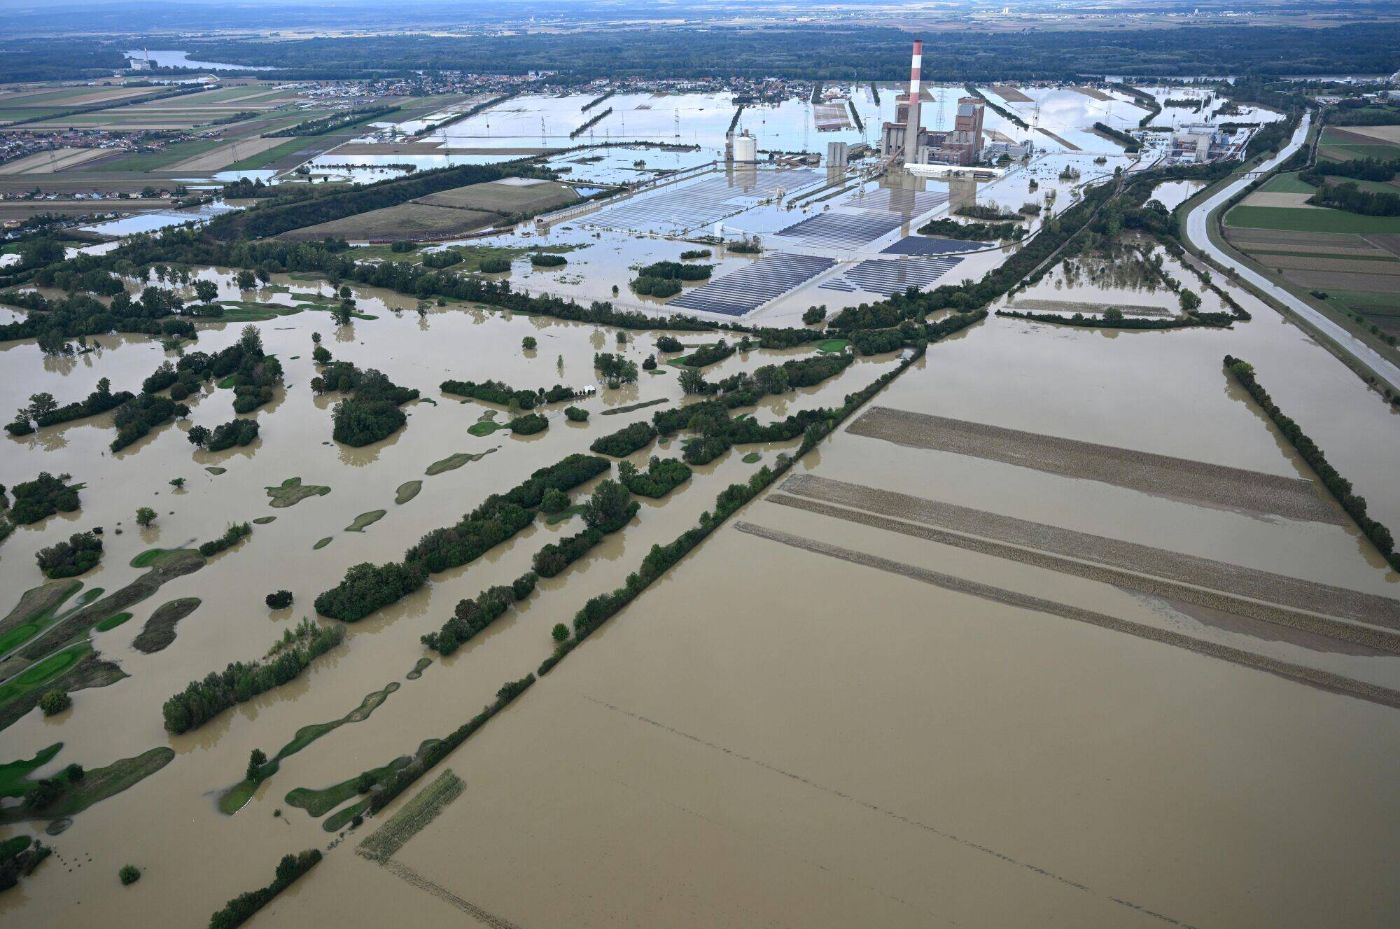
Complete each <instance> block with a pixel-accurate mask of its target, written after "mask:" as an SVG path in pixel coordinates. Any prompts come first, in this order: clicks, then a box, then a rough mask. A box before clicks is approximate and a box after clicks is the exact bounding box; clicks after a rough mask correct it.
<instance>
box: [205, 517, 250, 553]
mask: <svg viewBox="0 0 1400 929" xmlns="http://www.w3.org/2000/svg"><path fill="white" fill-rule="evenodd" d="M252 534H253V527H252V526H251V525H249V524H248V523H234V524H232V525H230V526H229V527H228V528H227V529H225V530H224V534H223V535H221V536H219V537H218V538H217V539H211V540H210V541H208V542H204V543H201V544H200V546H199V553H200V554H201V555H203V556H204V557H205V558H212V557H213V556H215V555H217V554H218V553H219V552H221V551H223V550H224V549H226V548H228V547H230V546H232V545H234V544H236V543H237V542H238V541H239V540H241V539H244V538H247V537H248V536H250V535H252Z"/></svg>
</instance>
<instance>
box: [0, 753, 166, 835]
mask: <svg viewBox="0 0 1400 929" xmlns="http://www.w3.org/2000/svg"><path fill="white" fill-rule="evenodd" d="M174 759H175V752H174V750H173V749H170V748H167V747H165V746H161V747H160V748H153V749H150V750H149V751H145V752H142V753H141V754H139V755H137V756H135V757H133V758H123V759H121V760H120V761H114V762H112V763H111V764H109V765H107V766H106V767H104V768H93V769H91V770H89V771H87V772H86V774H85V775H84V777H83V779H82V780H81V781H76V782H71V783H69V784H68V786H67V787H66V788H65V789H64V791H63V793H62V794H60V795H59V798H58V799H57V800H56V801H54V802H53V803H51V804H49V805H48V806H46V807H44V809H43V810H42V811H40V813H39V815H37V816H36V815H34V814H29V813H25V812H23V811H20V810H7V811H5V815H4V816H0V821H4V820H9V821H11V822H13V821H16V820H19V819H24V818H35V819H59V818H62V817H68V816H76V815H78V814H79V813H81V812H82V811H83V810H86V809H87V808H88V807H90V806H92V805H93V804H95V803H99V802H101V801H103V800H106V799H107V798H108V797H115V796H116V795H117V794H119V793H121V792H122V791H124V790H126V789H127V788H129V787H133V786H135V785H136V784H138V783H140V782H141V781H143V780H145V779H146V778H148V777H150V776H151V775H152V774H155V773H156V772H157V771H159V770H160V769H161V768H163V767H165V766H166V765H168V764H170V762H171V761H173V760H174Z"/></svg>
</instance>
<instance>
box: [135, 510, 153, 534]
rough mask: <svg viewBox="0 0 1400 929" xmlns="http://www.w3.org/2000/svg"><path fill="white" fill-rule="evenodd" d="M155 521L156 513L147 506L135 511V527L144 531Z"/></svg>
mask: <svg viewBox="0 0 1400 929" xmlns="http://www.w3.org/2000/svg"><path fill="white" fill-rule="evenodd" d="M155 521H156V511H155V510H153V509H151V508H150V507H148V506H143V507H140V508H138V509H137V510H136V525H138V526H140V527H141V528H142V529H145V528H146V527H147V526H149V525H150V524H151V523H153V522H155Z"/></svg>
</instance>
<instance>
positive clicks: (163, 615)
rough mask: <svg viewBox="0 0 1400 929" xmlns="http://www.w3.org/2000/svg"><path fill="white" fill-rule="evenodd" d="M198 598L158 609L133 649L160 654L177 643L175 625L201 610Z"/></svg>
mask: <svg viewBox="0 0 1400 929" xmlns="http://www.w3.org/2000/svg"><path fill="white" fill-rule="evenodd" d="M199 604H200V600H199V598H198V597H181V598H180V599H179V600H171V601H170V602H169V603H162V604H161V605H160V606H158V607H156V610H155V612H154V613H152V614H151V618H150V619H148V620H146V625H145V626H144V627H142V629H141V631H140V633H138V634H137V636H136V638H135V639H134V640H132V643H131V644H132V647H134V648H135V649H136V650H137V651H138V652H144V653H145V654H147V655H150V654H153V653H155V652H158V651H160V650H162V649H164V648H166V647H168V646H169V645H170V643H171V642H174V641H175V624H176V623H178V622H179V621H180V620H182V619H184V618H185V617H186V616H188V615H190V614H191V613H193V612H194V611H195V610H197V609H199Z"/></svg>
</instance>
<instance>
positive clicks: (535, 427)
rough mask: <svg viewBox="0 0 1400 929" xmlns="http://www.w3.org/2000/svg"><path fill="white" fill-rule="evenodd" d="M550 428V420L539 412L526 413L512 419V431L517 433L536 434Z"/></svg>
mask: <svg viewBox="0 0 1400 929" xmlns="http://www.w3.org/2000/svg"><path fill="white" fill-rule="evenodd" d="M548 428H549V420H548V419H545V418H544V417H543V416H541V415H540V414H538V413H526V414H525V415H524V416H517V417H515V419H512V420H511V421H510V431H511V432H513V433H514V434H516V435H535V434H536V433H539V432H544V431H545V430H546V429H548Z"/></svg>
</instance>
